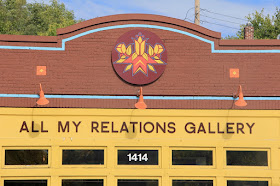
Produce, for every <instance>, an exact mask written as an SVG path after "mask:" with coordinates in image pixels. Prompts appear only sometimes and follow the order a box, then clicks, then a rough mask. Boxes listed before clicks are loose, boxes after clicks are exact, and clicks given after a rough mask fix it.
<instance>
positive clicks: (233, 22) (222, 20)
mask: <svg viewBox="0 0 280 186" xmlns="http://www.w3.org/2000/svg"><path fill="white" fill-rule="evenodd" d="M200 15H201V16H204V17H208V18H210V19H216V20H219V21H224V22H228V23H233V24H237V25H241V23H236V22H232V21H228V20H224V19H219V18H214V17H210V16H207V15H204V14H200Z"/></svg>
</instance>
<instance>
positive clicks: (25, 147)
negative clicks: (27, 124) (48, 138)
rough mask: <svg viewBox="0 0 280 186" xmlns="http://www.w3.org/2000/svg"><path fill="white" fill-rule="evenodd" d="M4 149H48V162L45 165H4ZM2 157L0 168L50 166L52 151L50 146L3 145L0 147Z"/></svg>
mask: <svg viewBox="0 0 280 186" xmlns="http://www.w3.org/2000/svg"><path fill="white" fill-rule="evenodd" d="M6 150H48V164H46V165H6V164H5V160H6V154H5V151H6ZM2 157H3V161H2V163H1V166H2V167H1V168H3V169H6V168H9V169H15V168H27V169H32V168H50V167H51V164H52V162H51V160H52V151H51V147H50V146H32V147H29V146H3V148H2Z"/></svg>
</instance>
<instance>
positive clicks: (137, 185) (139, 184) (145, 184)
mask: <svg viewBox="0 0 280 186" xmlns="http://www.w3.org/2000/svg"><path fill="white" fill-rule="evenodd" d="M132 185H133V186H158V180H118V186H132Z"/></svg>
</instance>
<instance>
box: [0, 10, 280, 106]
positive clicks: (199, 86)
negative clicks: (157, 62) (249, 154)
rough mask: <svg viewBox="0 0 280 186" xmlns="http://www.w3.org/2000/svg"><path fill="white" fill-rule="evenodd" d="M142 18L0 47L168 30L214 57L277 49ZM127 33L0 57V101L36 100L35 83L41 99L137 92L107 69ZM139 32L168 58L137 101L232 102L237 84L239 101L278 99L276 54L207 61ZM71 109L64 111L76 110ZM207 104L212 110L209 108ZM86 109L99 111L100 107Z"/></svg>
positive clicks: (176, 42) (175, 42) (18, 39)
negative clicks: (136, 29)
mask: <svg viewBox="0 0 280 186" xmlns="http://www.w3.org/2000/svg"><path fill="white" fill-rule="evenodd" d="M148 17H149V20H146V19H144V18H145V17H144V18H143V16H141V15H133V16H131V15H122V16H121V17H118V16H109V17H105V18H98V20H91V21H87V22H86V23H80V24H78V25H74V26H72V27H69V28H66V29H61V30H59V31H58V34H59V36H57V37H42V38H41V39H40V38H34V36H33V38H31V37H32V36H29V37H28V36H12V37H11V36H9V37H10V38H8V37H7V39H6V40H5V35H2V36H0V46H1V45H3V46H7V45H9V46H50V47H60V46H61V39H63V38H68V37H70V36H73V35H76V34H78V33H82V32H85V31H87V30H92V29H96V28H100V27H105V26H112V25H120V24H152V25H159V26H165V27H170V28H176V29H179V30H183V31H186V32H189V33H192V34H195V35H198V36H200V37H203V38H206V39H208V40H212V41H214V42H215V46H216V49H219V50H221V49H222V50H227V49H231V50H232V49H236V50H244V49H247V50H250V49H262V50H266V49H280V41H279V42H278V41H277V42H276V41H248V42H251V43H247V44H246V43H244V41H240V43H238V41H233V42H231V41H220V34H219V33H214V32H212V31H209V30H207V29H204V28H202V27H199V26H197V25H193V24H190V23H185V22H184V21H179V20H175V19H171V18H165V17H161V16H154V17H153V16H148ZM132 18H133V19H132ZM136 18H138V19H136ZM125 19H126V20H125ZM147 19H148V18H147ZM132 29H133V28H124V29H114V30H107V31H101V32H97V33H93V34H89V35H86V36H83V37H80V38H77V39H74V40H72V41H69V42H67V43H66V50H65V51H38V50H8V49H0V72H1V73H0V76H1V80H2V81H1V82H0V93H1V94H38V91H39V89H38V87H39V83H42V85H43V89H44V91H45V94H81V95H136V94H137V90H138V87H136V86H133V85H130V84H128V83H125V82H124V81H122V80H121V79H120V78H119V77H118V76H117V74H116V73H115V72H114V70H113V68H112V64H111V51H112V49H113V48H114V47H115V46H114V45H115V42H116V40H117V39H118V38H119V37H120V36H121V35H122V34H124V33H125V32H127V31H129V30H132ZM143 29H145V30H149V31H151V32H154V33H156V34H157V35H158V36H159V37H160V38H161V39H162V41H163V42H164V43H165V46H166V49H167V51H168V65H167V67H166V70H165V72H164V74H163V75H162V77H161V78H160V79H159V80H158V81H156V82H154V83H152V84H150V85H147V86H144V87H143V90H144V95H156V96H159V95H172V96H179V95H180V96H232V95H233V94H234V93H236V91H237V89H238V85H240V84H241V85H242V86H243V92H244V96H245V97H246V96H280V83H279V79H280V75H279V72H278V71H279V69H280V63H279V59H280V54H269V53H268V54H263V53H258V54H215V53H211V47H210V44H208V43H205V42H203V41H200V40H198V39H195V38H192V37H189V36H185V35H182V34H179V33H175V32H171V31H164V30H159V29H148V28H143ZM194 29H196V30H194ZM28 39H29V40H30V41H28ZM254 42H255V43H256V44H255V45H254ZM36 66H47V75H46V76H37V75H36ZM230 68H239V70H240V78H234V79H231V78H230V77H229V69H230ZM1 100H2V101H1ZM3 100H4V98H2V99H0V105H1V106H17V105H16V104H15V103H14V104H12V105H11V103H6V102H5V103H4V102H3ZM1 102H2V103H1ZM208 102H209V101H208ZM79 104H80V103H77V104H76V105H75V104H74V105H73V104H72V106H70V107H79ZM168 104H169V103H168V102H166V105H168ZM178 104H179V103H178ZM178 104H177V105H178ZM207 104H208V105H209V106H208V107H209V108H213V107H212V106H211V103H207ZM207 104H206V105H207ZM66 105H67V104H66ZM221 105H223V104H221ZM20 106H27V107H30V106H32V104H31V102H30V103H26V104H25V105H22V103H21V105H20ZM53 106H54V107H59V106H58V105H53ZM68 106H69V105H68ZM87 107H102V104H101V105H99V106H96V105H95V106H94V104H93V105H92V106H90V105H89V106H87ZM113 107H115V106H113ZM154 107H155V108H156V106H154ZM162 107H165V106H164V105H163V106H162ZM208 107H207V108H208ZM216 107H219V106H216ZM124 108H129V107H127V106H125V107H124ZM175 108H176V106H175ZM177 108H188V107H187V106H185V107H184V106H183V107H182V106H177ZM197 108H202V106H200V107H197ZM254 108H257V107H254ZM254 108H252V109H254ZM271 108H272V107H271Z"/></svg>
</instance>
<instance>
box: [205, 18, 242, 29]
mask: <svg viewBox="0 0 280 186" xmlns="http://www.w3.org/2000/svg"><path fill="white" fill-rule="evenodd" d="M200 22H201V23H202V24H203V23H209V24H213V25H218V26H223V27H227V28H232V29H235V30H240V29H239V28H234V27H231V26H226V25H221V24H218V23H212V22H209V21H205V20H201V21H200Z"/></svg>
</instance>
